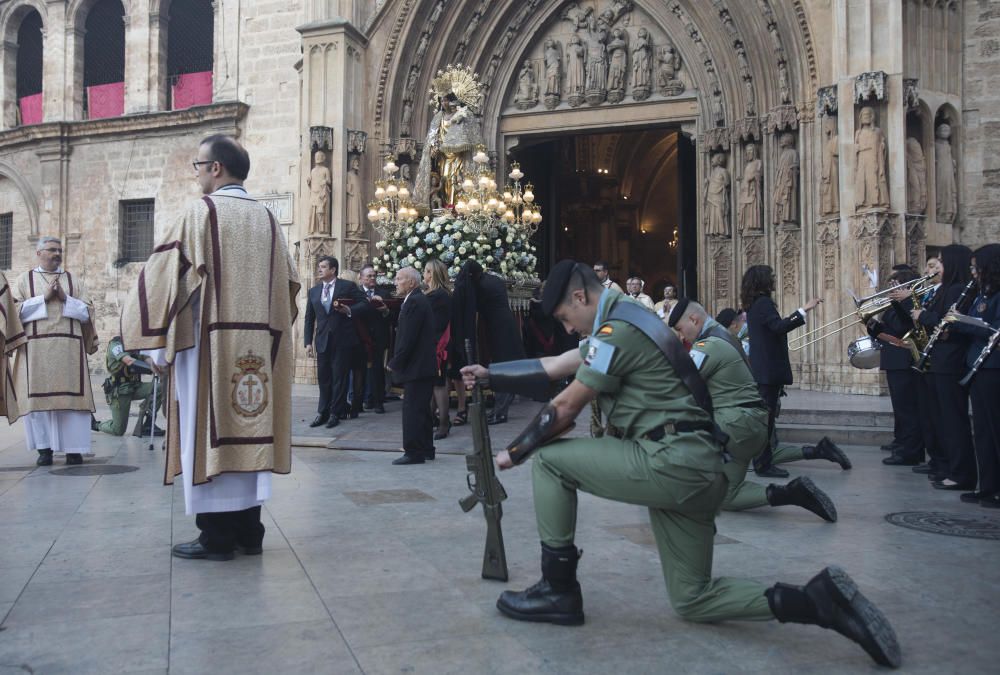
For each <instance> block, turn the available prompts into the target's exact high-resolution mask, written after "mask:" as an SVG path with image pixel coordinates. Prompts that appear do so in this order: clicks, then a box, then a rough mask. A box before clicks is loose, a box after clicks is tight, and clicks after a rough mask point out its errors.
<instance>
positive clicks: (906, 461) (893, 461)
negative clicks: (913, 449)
mask: <svg viewBox="0 0 1000 675" xmlns="http://www.w3.org/2000/svg"><path fill="white" fill-rule="evenodd" d="M882 463H883V464H885V465H886V466H917V465H918V464H920V459H919V458H917V457H907V456H905V455H889V456H888V457H883V458H882Z"/></svg>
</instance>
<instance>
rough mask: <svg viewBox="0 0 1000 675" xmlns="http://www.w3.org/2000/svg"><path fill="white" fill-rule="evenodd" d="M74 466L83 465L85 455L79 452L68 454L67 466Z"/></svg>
mask: <svg viewBox="0 0 1000 675" xmlns="http://www.w3.org/2000/svg"><path fill="white" fill-rule="evenodd" d="M74 464H83V455H81V454H80V453H79V452H67V453H66V466H72V465H74Z"/></svg>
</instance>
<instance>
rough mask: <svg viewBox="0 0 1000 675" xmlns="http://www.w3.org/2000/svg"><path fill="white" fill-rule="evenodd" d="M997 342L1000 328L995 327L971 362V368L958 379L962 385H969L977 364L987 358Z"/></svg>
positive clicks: (977, 367) (981, 363)
mask: <svg viewBox="0 0 1000 675" xmlns="http://www.w3.org/2000/svg"><path fill="white" fill-rule="evenodd" d="M997 342H1000V329H995V330H994V331H993V335H991V336H990V339H989V340H987V341H986V346H985V347H983V351H981V352H979V357H978V358H976V362H975V363H973V364H972V369H971V370H970V371H969V372H968V373H966V375H965V377H963V378H962V379H961V380H960V381H959V384H960V385H962V386H963V387H967V386H969V383H970V382H972V378H973V377H975V376H976V371H977V370H979V366H981V365H983V362H984V361H985V360H986V359H988V358H989V356H990V352H992V351H993V349H994V348H995V347H996V346H997Z"/></svg>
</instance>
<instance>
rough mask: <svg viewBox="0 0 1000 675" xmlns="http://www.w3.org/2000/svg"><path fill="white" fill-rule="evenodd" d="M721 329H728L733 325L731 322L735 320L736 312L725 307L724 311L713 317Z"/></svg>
mask: <svg viewBox="0 0 1000 675" xmlns="http://www.w3.org/2000/svg"><path fill="white" fill-rule="evenodd" d="M715 320H716V321H718V322H719V323H720V324H721V325H722V327H723V328H729V327H730V326H732V325H733V321H735V320H736V310H735V309H733V308H732V307H726V308H725V309H724V310H722V311H721V312H719V315H718V316H717V317H715Z"/></svg>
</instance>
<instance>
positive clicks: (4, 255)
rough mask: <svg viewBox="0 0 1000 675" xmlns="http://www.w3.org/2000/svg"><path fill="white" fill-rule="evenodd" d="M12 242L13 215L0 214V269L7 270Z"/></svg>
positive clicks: (9, 263) (10, 263)
mask: <svg viewBox="0 0 1000 675" xmlns="http://www.w3.org/2000/svg"><path fill="white" fill-rule="evenodd" d="M13 241H14V214H13V213H0V269H2V270H9V269H10V268H11V265H12V264H13V263H12V261H11V243H12V242H13Z"/></svg>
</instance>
